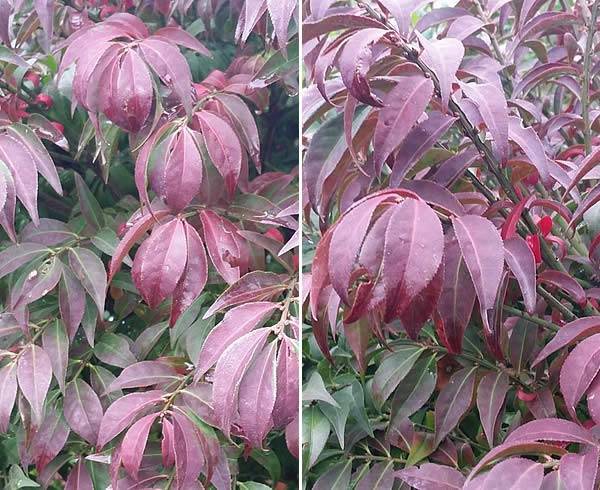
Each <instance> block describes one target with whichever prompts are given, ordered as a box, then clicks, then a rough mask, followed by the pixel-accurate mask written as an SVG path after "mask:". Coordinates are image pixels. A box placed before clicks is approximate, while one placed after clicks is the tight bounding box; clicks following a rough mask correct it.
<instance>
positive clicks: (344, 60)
mask: <svg viewBox="0 0 600 490" xmlns="http://www.w3.org/2000/svg"><path fill="white" fill-rule="evenodd" d="M385 34H386V31H385V30H383V29H361V30H359V31H357V32H356V33H355V34H353V35H352V36H351V37H350V38H349V39H348V41H346V43H345V45H344V47H343V49H342V52H341V55H340V57H339V62H338V63H339V70H340V73H341V76H342V80H343V81H344V85H346V87H347V88H348V92H350V94H351V95H352V96H354V98H356V99H357V100H359V101H360V102H363V103H364V104H368V105H372V106H375V107H382V106H383V104H382V102H381V100H380V99H379V97H377V96H376V95H375V94H373V92H372V91H371V87H370V86H369V82H368V80H367V72H368V71H369V68H370V67H371V64H372V63H373V62H374V61H375V60H374V57H373V52H372V45H373V44H375V43H377V42H378V41H379V40H380V39H381V38H382V37H383V36H384V35H385Z"/></svg>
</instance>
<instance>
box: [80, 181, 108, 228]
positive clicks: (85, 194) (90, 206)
mask: <svg viewBox="0 0 600 490" xmlns="http://www.w3.org/2000/svg"><path fill="white" fill-rule="evenodd" d="M74 175H75V189H76V190H77V197H78V198H79V207H80V209H81V214H82V215H83V217H84V218H85V221H86V223H87V224H88V225H89V226H91V227H92V228H93V229H94V230H100V229H101V228H102V227H103V226H104V214H103V213H102V208H101V207H100V204H99V203H98V201H97V200H96V198H95V197H94V195H93V194H92V192H91V191H90V189H89V187H88V186H87V184H86V183H85V181H84V180H83V179H82V178H81V175H79V174H78V173H77V172H75V173H74Z"/></svg>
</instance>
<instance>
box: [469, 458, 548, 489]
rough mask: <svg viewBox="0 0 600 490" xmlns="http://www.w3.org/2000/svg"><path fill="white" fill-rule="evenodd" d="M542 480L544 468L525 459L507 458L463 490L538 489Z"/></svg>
mask: <svg viewBox="0 0 600 490" xmlns="http://www.w3.org/2000/svg"><path fill="white" fill-rule="evenodd" d="M543 478H544V466H543V465H541V464H540V463H536V462H535V461H531V460H529V459H525V458H509V459H507V460H505V461H502V462H501V463H499V464H497V465H496V466H494V468H492V471H490V472H489V473H486V474H484V475H482V476H479V477H477V478H475V479H473V480H471V482H470V483H469V484H467V485H465V490H476V489H482V490H483V489H489V490H492V489H498V490H500V489H506V490H519V489H521V488H531V489H533V488H537V489H539V488H540V486H541V484H542V480H543Z"/></svg>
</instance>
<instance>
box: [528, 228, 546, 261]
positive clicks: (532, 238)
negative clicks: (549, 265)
mask: <svg viewBox="0 0 600 490" xmlns="http://www.w3.org/2000/svg"><path fill="white" fill-rule="evenodd" d="M525 241H526V242H527V245H529V248H530V249H531V251H532V252H533V256H534V257H535V263H536V264H541V263H542V249H541V247H540V237H539V236H537V235H527V236H526V237H525Z"/></svg>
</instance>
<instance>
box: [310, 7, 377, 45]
mask: <svg viewBox="0 0 600 490" xmlns="http://www.w3.org/2000/svg"><path fill="white" fill-rule="evenodd" d="M346 28H379V29H386V26H385V24H382V23H381V22H379V21H378V20H376V19H373V18H371V17H369V16H366V15H362V14H360V15H358V14H348V13H342V14H340V13H335V14H333V15H328V16H327V17H324V18H322V19H319V20H317V21H314V22H313V21H309V20H304V22H302V42H303V43H305V44H306V43H308V42H309V41H310V40H311V39H314V38H315V37H319V36H321V35H323V34H328V33H329V32H332V31H337V30H340V29H346Z"/></svg>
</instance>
